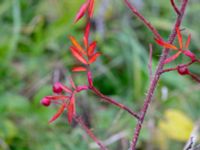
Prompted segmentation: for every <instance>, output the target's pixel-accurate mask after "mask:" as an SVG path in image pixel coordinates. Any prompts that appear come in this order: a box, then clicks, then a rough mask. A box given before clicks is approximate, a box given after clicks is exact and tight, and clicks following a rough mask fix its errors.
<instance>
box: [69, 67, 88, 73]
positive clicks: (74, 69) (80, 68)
mask: <svg viewBox="0 0 200 150" xmlns="http://www.w3.org/2000/svg"><path fill="white" fill-rule="evenodd" d="M86 70H87V69H86V68H85V67H74V68H73V69H72V71H74V72H81V71H86Z"/></svg>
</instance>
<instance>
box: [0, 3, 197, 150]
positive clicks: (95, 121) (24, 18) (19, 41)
mask: <svg viewBox="0 0 200 150" xmlns="http://www.w3.org/2000/svg"><path fill="white" fill-rule="evenodd" d="M83 2H84V1H83V0H74V1H73V0H0V83H1V84H0V150H87V149H96V148H95V146H94V144H93V141H91V139H90V138H89V137H88V136H87V135H86V134H85V132H84V131H83V130H82V129H81V128H80V127H79V126H78V125H76V124H75V123H74V124H73V125H72V126H70V125H68V123H67V119H66V115H65V114H63V116H62V117H61V118H59V119H58V120H57V121H56V122H55V123H53V124H51V125H48V120H49V118H50V117H51V116H52V115H53V114H54V113H55V112H56V110H57V108H54V107H51V108H45V107H43V106H41V105H40V99H41V98H43V97H44V96H46V95H51V94H52V91H51V85H52V82H53V81H57V80H61V81H62V82H63V83H67V82H68V81H67V80H66V77H67V76H69V75H73V77H74V79H75V81H76V83H77V84H78V83H83V82H86V78H85V74H84V73H80V74H79V73H78V74H76V75H74V74H72V73H71V71H70V70H71V67H73V66H74V64H76V61H75V60H74V59H73V57H72V56H71V53H70V52H69V49H68V47H69V46H70V42H69V40H68V38H67V36H68V35H73V36H75V37H77V39H79V41H80V40H81V37H82V34H83V29H84V25H85V21H84V20H82V21H81V22H80V23H78V24H76V25H74V24H73V19H74V17H75V15H76V12H77V11H78V9H79V7H80V5H81V4H82V3H83ZM178 3H180V1H178ZM134 5H135V6H136V7H137V8H138V10H140V12H142V14H144V16H145V17H146V18H148V20H150V21H151V22H152V24H153V25H154V26H155V27H156V28H157V29H158V30H159V32H160V34H161V35H162V36H163V38H164V39H167V37H168V35H169V33H170V30H171V28H172V26H173V23H174V20H175V18H176V15H175V13H174V11H173V9H172V8H171V6H170V2H169V1H164V0H152V1H147V0H146V1H134ZM199 12H200V2H199V0H191V1H190V2H189V7H188V9H187V13H186V16H185V19H184V21H183V25H182V28H183V29H185V30H184V31H183V35H184V39H186V38H187V35H188V34H189V33H191V34H192V42H191V45H190V49H191V50H192V51H193V52H194V53H196V54H197V56H198V57H199V58H200V53H199V50H200V49H199V48H200V42H199V41H200V28H199V26H200V13H199ZM92 39H95V40H97V41H98V48H97V49H98V51H100V52H102V53H103V55H102V56H101V58H100V59H98V61H97V62H96V63H95V64H94V65H93V66H92V70H93V74H94V77H95V85H96V87H97V88H98V89H100V91H102V92H103V93H104V94H107V95H109V96H111V97H113V98H115V99H116V100H118V101H120V102H121V103H123V104H125V105H128V106H130V107H131V108H132V109H134V110H136V111H137V110H139V109H140V108H141V106H142V104H143V100H144V98H145V93H146V90H147V88H148V84H149V75H148V69H147V63H148V57H149V56H148V45H149V43H152V44H153V50H154V51H153V69H154V70H155V66H156V64H157V62H158V58H159V56H160V54H161V47H159V46H157V45H156V44H155V42H154V40H153V36H152V34H151V32H149V30H148V29H146V27H145V26H144V25H143V24H142V23H141V22H140V21H139V20H138V19H137V18H136V17H135V16H133V15H132V14H131V12H130V11H129V10H128V9H127V7H126V6H125V5H124V4H123V3H122V1H118V0H99V1H97V3H96V10H95V15H94V19H93V32H92ZM175 43H177V41H175ZM187 61H188V59H187V58H185V57H180V59H179V60H176V61H174V62H173V63H170V64H169V65H167V67H170V66H171V67H172V66H176V65H177V64H179V63H183V62H187ZM199 67H200V65H199V64H194V65H193V66H191V67H190V70H191V71H192V72H193V73H195V74H198V75H200V69H199ZM199 90H200V86H199V84H197V83H196V82H194V81H193V80H192V79H191V78H190V77H187V76H179V75H178V74H177V73H176V72H171V73H166V74H164V75H163V76H162V77H161V80H160V82H159V84H158V87H157V90H156V93H155V96H154V99H153V102H152V104H151V107H150V109H149V111H148V115H147V117H146V121H145V123H144V127H143V130H142V133H141V136H140V141H139V143H138V150H139V149H140V150H142V149H145V150H156V149H158V150H167V149H170V150H178V149H183V147H184V145H185V143H186V141H187V138H189V136H188V135H189V134H190V132H191V126H192V127H193V126H195V124H196V123H197V122H198V120H199V117H200V115H199V114H200V109H199V108H200V92H199ZM169 109H170V110H171V112H172V114H173V113H174V112H175V111H180V112H181V113H179V115H178V116H176V115H173V116H176V117H175V118H176V119H175V120H173V117H171V118H170V119H172V120H173V121H172V122H173V123H172V124H173V127H175V131H176V129H182V128H183V130H181V133H185V134H186V137H185V138H181V137H182V135H181V134H180V133H176V132H174V129H172V130H171V126H170V125H169V126H168V127H166V128H167V129H169V131H168V132H174V134H177V135H179V136H178V137H177V136H171V135H168V134H167V133H166V132H165V130H163V127H161V126H159V124H160V122H162V121H164V122H165V121H166V120H162V119H163V118H164V117H167V116H166V111H169ZM172 109H173V110H172ZM77 110H78V113H79V114H80V115H82V116H83V118H85V120H86V122H87V124H89V125H90V126H91V127H92V129H93V131H94V132H95V134H96V135H97V136H98V137H99V138H100V139H102V140H103V141H104V142H105V143H106V144H108V148H109V149H112V150H127V149H128V145H129V142H130V140H131V137H132V135H133V130H134V128H135V123H136V122H135V120H134V119H133V118H131V116H130V115H129V114H127V113H126V112H123V111H122V110H119V109H118V108H116V107H114V106H111V105H109V104H107V103H103V102H102V101H100V100H99V98H98V97H96V96H95V95H93V94H92V93H90V92H88V93H87V92H83V93H80V94H79V95H77ZM181 117H182V118H185V119H180V118H181ZM177 118H178V119H177ZM177 120H179V122H176V121H177ZM166 124H167V123H166ZM197 134H198V133H197ZM152 137H153V138H152Z"/></svg>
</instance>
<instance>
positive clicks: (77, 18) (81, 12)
mask: <svg viewBox="0 0 200 150" xmlns="http://www.w3.org/2000/svg"><path fill="white" fill-rule="evenodd" d="M87 7H88V3H84V4H83V5H82V6H81V8H80V9H79V11H78V13H77V15H76V18H75V21H74V22H77V21H79V20H80V19H81V18H82V17H83V15H84V14H85V12H86V10H87Z"/></svg>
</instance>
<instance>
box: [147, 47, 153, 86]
mask: <svg viewBox="0 0 200 150" xmlns="http://www.w3.org/2000/svg"><path fill="white" fill-rule="evenodd" d="M152 53H153V47H152V44H149V63H148V69H149V78H150V82H151V81H152V77H153V74H152Z"/></svg>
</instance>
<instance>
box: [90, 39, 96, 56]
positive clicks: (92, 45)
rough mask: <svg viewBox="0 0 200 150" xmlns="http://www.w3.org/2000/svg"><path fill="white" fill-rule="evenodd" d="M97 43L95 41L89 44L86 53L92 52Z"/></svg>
mask: <svg viewBox="0 0 200 150" xmlns="http://www.w3.org/2000/svg"><path fill="white" fill-rule="evenodd" d="M96 46H97V43H96V41H94V42H92V43H91V44H90V47H89V49H88V55H89V56H91V55H92V54H93V53H94V50H95V49H96Z"/></svg>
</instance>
